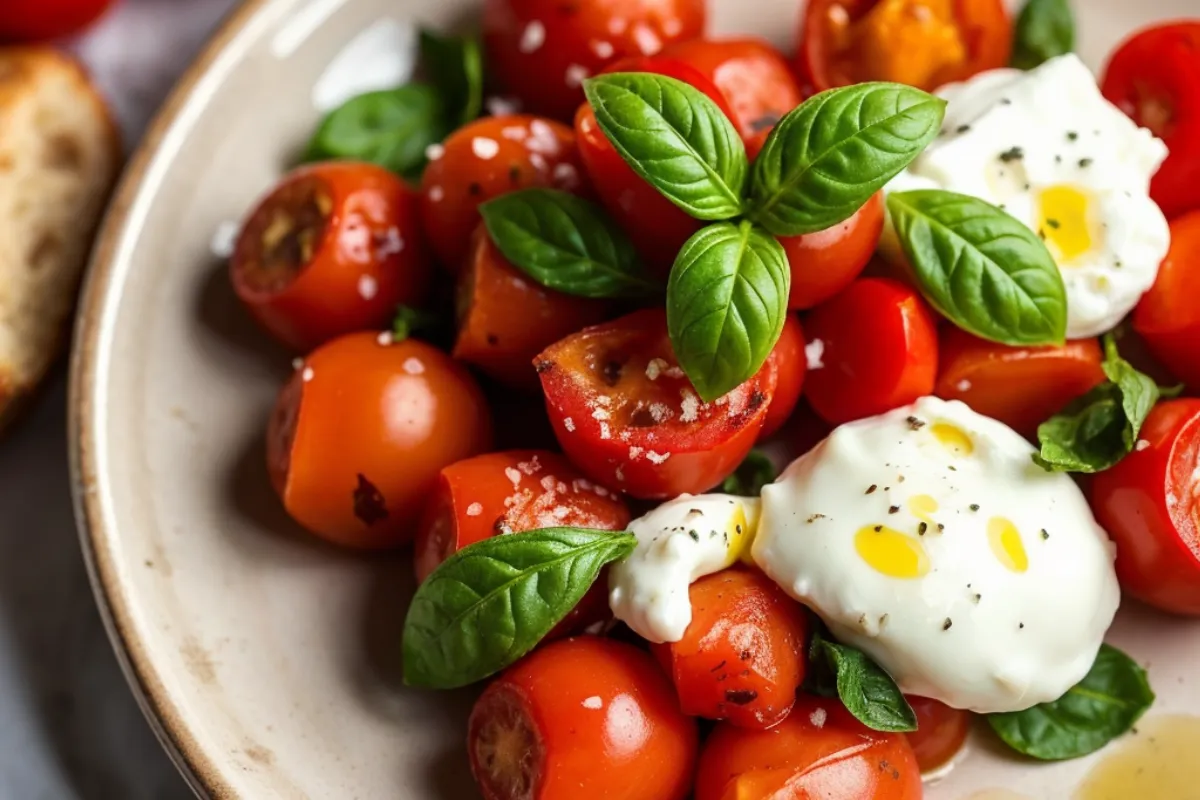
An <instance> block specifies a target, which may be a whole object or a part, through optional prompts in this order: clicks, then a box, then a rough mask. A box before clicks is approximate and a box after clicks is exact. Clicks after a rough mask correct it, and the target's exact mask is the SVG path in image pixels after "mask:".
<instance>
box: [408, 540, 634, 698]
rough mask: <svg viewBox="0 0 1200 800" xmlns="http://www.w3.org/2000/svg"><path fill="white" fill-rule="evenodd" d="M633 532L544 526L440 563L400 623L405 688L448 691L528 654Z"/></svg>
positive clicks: (627, 546) (623, 551)
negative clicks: (402, 634) (402, 636)
mask: <svg viewBox="0 0 1200 800" xmlns="http://www.w3.org/2000/svg"><path fill="white" fill-rule="evenodd" d="M636 543H637V539H636V537H635V536H634V535H633V534H631V533H612V532H610V531H596V530H587V529H583V528H544V529H541V530H536V531H527V532H525V533H513V534H506V535H500V536H493V537H491V538H489V539H484V540H483V541H481V542H477V543H475V544H473V545H469V546H467V547H464V548H463V549H462V550H459V551H458V552H457V553H455V554H454V555H452V556H450V558H448V559H446V560H445V561H444V562H442V564H441V566H439V567H438V568H437V569H436V570H434V572H433V574H432V575H430V576H429V577H428V578H426V579H425V582H424V583H422V584H421V586H420V587H419V588H418V589H417V593H416V596H414V597H413V600H412V604H411V605H410V606H409V607H408V617H407V619H405V621H404V644H403V646H404V682H405V683H407V684H408V685H410V686H421V687H425V688H430V689H453V688H457V687H459V686H466V685H467V684H471V683H474V682H476V681H479V680H482V679H484V678H486V677H487V676H489V675H492V674H494V673H496V672H498V671H500V670H502V669H504V668H505V667H507V666H508V665H509V664H512V663H513V662H514V661H516V660H517V659H518V658H520V657H521V656H523V655H525V654H526V653H528V652H529V651H530V650H532V649H533V647H534V646H535V645H536V644H537V643H538V642H539V641H541V639H542V637H544V636H545V635H546V634H547V633H549V632H550V631H551V629H553V628H554V626H555V625H557V624H558V623H559V622H561V621H562V619H563V618H564V617H565V616H566V615H567V614H568V613H569V612H570V611H571V609H573V608H574V607H575V605H576V604H577V603H578V602H579V601H580V599H581V598H582V597H583V596H584V594H586V593H587V590H588V589H590V588H591V586H592V584H593V583H594V582H595V580H596V577H597V575H599V573H600V569H601V568H602V567H604V565H605V564H608V563H609V562H611V561H615V560H617V559H619V558H622V557H624V556H626V555H628V554H629V553H630V552H632V551H633V547H634V545H635V544H636Z"/></svg>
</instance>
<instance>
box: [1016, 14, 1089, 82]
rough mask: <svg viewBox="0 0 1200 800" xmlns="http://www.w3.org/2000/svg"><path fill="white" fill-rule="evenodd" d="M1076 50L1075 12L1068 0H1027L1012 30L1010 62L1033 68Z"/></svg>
mask: <svg viewBox="0 0 1200 800" xmlns="http://www.w3.org/2000/svg"><path fill="white" fill-rule="evenodd" d="M1074 49H1075V15H1074V14H1072V13H1071V4H1070V3H1069V2H1068V0H1027V2H1026V3H1025V7H1024V8H1022V9H1021V15H1020V16H1019V17H1017V24H1016V28H1015V30H1014V40H1013V55H1012V65H1013V66H1014V67H1016V68H1017V69H1033V68H1034V67H1037V66H1040V65H1041V64H1044V63H1045V62H1047V61H1049V60H1050V59H1052V58H1054V57H1055V56H1061V55H1065V54H1067V53H1070V52H1071V51H1072V50H1074Z"/></svg>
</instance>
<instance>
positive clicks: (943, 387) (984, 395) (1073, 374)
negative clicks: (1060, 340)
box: [934, 325, 1104, 437]
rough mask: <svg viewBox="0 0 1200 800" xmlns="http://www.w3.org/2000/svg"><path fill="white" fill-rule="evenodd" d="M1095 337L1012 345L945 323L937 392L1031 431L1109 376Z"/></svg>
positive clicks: (940, 341) (1025, 432)
mask: <svg viewBox="0 0 1200 800" xmlns="http://www.w3.org/2000/svg"><path fill="white" fill-rule="evenodd" d="M1102 360H1103V354H1102V353H1101V352H1100V343H1099V342H1098V341H1097V340H1095V339H1079V340H1076V341H1070V342H1067V343H1066V344H1064V345H1052V346H1048V347H1009V346H1008V345H1003V344H996V343H994V342H988V341H985V340H983V339H979V338H976V337H975V336H972V335H971V334H969V333H967V332H965V331H962V330H960V329H958V328H956V327H954V326H953V325H943V326H942V328H941V331H940V337H939V339H938V362H939V367H938V379H937V385H936V386H935V387H934V394H936V395H937V396H938V397H941V398H944V399H946V400H961V401H963V402H964V403H966V404H967V405H969V406H970V407H971V408H973V409H974V410H975V411H978V412H979V413H980V414H983V415H984V416H986V417H991V418H992V419H998V420H1000V421H1001V422H1003V423H1004V424H1005V425H1008V426H1009V427H1010V428H1012V429H1013V430H1015V431H1017V432H1018V433H1021V434H1023V435H1025V436H1028V437H1033V436H1035V435H1036V434H1037V427H1038V425H1040V424H1042V423H1043V422H1045V421H1046V420H1048V419H1049V418H1050V417H1052V416H1053V415H1054V414H1056V413H1058V412H1059V411H1061V410H1062V409H1063V407H1064V406H1066V405H1067V403H1069V402H1071V401H1072V400H1074V399H1075V398H1077V397H1080V396H1082V395H1084V394H1087V393H1088V392H1089V391H1091V389H1092V388H1093V387H1095V386H1096V384H1098V383H1102V382H1103V381H1104V370H1102V369H1101V368H1100V362H1101V361H1102Z"/></svg>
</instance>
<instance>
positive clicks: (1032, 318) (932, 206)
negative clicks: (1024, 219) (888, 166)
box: [887, 189, 1067, 345]
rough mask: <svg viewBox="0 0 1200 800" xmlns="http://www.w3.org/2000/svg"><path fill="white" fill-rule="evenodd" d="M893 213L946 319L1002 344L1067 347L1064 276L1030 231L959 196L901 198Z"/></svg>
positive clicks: (891, 204) (935, 193) (925, 287)
mask: <svg viewBox="0 0 1200 800" xmlns="http://www.w3.org/2000/svg"><path fill="white" fill-rule="evenodd" d="M887 206H888V213H889V214H890V215H891V218H892V222H893V224H894V225H895V228H896V233H897V235H898V237H899V239H900V244H901V246H902V247H903V249H904V254H905V255H906V256H907V258H908V262H909V264H910V265H911V267H912V271H913V274H914V276H915V278H916V280H917V284H918V286H919V288H920V290H921V293H922V294H923V295H925V299H927V300H928V301H929V302H930V303H931V304H932V305H933V306H934V308H936V309H937V310H938V311H939V312H941V313H942V315H943V316H945V317H946V318H947V319H949V320H950V321H951V322H953V323H954V324H955V325H957V326H958V327H960V328H962V329H963V330H965V331H968V332H969V333H973V334H975V335H976V336H979V337H982V338H984V339H990V340H992V341H994V342H1000V343H1001V344H1009V345H1045V344H1061V343H1062V342H1063V341H1064V339H1065V338H1066V332H1067V291H1066V287H1065V286H1064V285H1063V279H1062V274H1061V273H1060V272H1059V271H1058V265H1057V264H1055V262H1054V257H1053V256H1051V255H1050V251H1049V250H1047V249H1046V245H1045V243H1043V242H1042V241H1041V240H1040V239H1039V238H1038V237H1037V235H1036V234H1034V232H1033V231H1031V230H1030V229H1029V228H1028V227H1027V226H1025V225H1023V224H1021V223H1020V222H1018V221H1017V220H1016V219H1014V218H1013V217H1012V216H1010V215H1009V214H1007V213H1005V212H1004V211H1001V210H1000V209H998V208H996V207H995V206H993V205H991V204H990V203H986V202H984V201H983V200H979V199H977V198H974V197H968V196H967V195H962V194H955V193H953V192H944V191H939V190H932V189H931V190H922V191H916V192H897V193H895V194H892V195H891V196H889V197H888V201H887Z"/></svg>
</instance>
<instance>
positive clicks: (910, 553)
mask: <svg viewBox="0 0 1200 800" xmlns="http://www.w3.org/2000/svg"><path fill="white" fill-rule="evenodd" d="M854 548H855V549H856V550H857V551H858V555H859V557H860V558H861V559H862V560H863V561H865V562H867V565H868V566H870V567H871V569H873V570H875V571H876V572H878V573H880V574H883V575H887V576H888V577H889V578H906V579H912V578H920V577H922V576H924V575H926V574H927V573H928V572H929V556H928V555H927V554H926V553H925V547H924V546H923V545H922V544H921V543H920V542H919V541H917V540H916V539H914V538H913V537H911V536H907V535H905V534H903V533H901V532H900V531H898V530H895V529H894V528H889V527H888V526H886V525H867V526H866V527H864V528H861V529H859V531H858V533H857V534H856V535H855V537H854Z"/></svg>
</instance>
